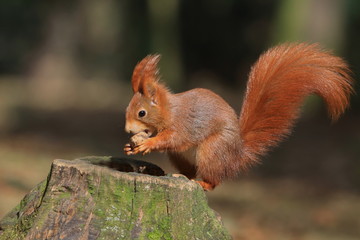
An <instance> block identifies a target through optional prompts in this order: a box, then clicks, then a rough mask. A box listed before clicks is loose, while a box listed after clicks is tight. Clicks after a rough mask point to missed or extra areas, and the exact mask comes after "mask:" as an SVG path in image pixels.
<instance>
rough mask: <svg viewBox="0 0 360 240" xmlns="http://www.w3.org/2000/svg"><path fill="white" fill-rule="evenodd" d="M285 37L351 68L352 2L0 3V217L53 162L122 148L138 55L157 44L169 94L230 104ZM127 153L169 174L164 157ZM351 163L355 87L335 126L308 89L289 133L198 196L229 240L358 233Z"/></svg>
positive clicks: (358, 24)
mask: <svg viewBox="0 0 360 240" xmlns="http://www.w3.org/2000/svg"><path fill="white" fill-rule="evenodd" d="M286 41H296V42H300V41H306V42H319V43H321V45H322V46H323V47H324V48H326V49H330V50H333V51H334V53H335V54H337V55H339V56H342V57H344V58H345V59H346V60H347V61H348V62H349V64H350V66H351V68H352V70H353V72H354V78H355V79H357V78H358V77H357V76H359V71H360V44H359V43H360V1H358V0H301V1H300V0H274V1H266V0H243V1H237V0H228V1H216V0H207V1H205V0H200V1H186V0H183V1H180V0H122V1H116V0H103V1H98V0H87V1H85V0H72V1H69V0H62V1H41V0H33V1H27V0H11V1H1V2H0V218H2V217H3V216H4V215H5V214H6V212H8V211H9V210H10V209H12V208H13V207H14V206H15V205H17V204H18V203H19V201H20V200H21V198H22V197H23V196H24V194H25V193H26V192H28V191H29V190H30V189H31V188H33V187H34V186H35V185H36V184H37V183H38V182H40V181H41V180H43V179H44V178H45V177H46V175H47V173H48V171H49V169H50V165H51V162H52V160H53V159H55V158H62V159H73V158H76V157H80V156H86V155H113V156H124V154H123V152H122V148H123V145H124V144H125V143H126V142H127V140H128V138H129V136H128V135H126V134H125V132H124V130H123V129H124V111H125V108H126V106H127V104H128V102H129V100H130V98H131V95H132V92H131V87H130V78H131V73H132V70H133V67H134V66H135V64H136V63H137V61H139V60H141V59H142V58H143V57H144V56H146V55H147V54H149V53H160V54H162V60H161V62H160V67H161V75H162V77H163V81H164V82H166V83H167V84H168V85H169V87H170V88H171V89H172V90H173V91H175V92H178V91H184V90H187V89H190V88H194V87H205V88H210V89H212V90H213V91H215V92H217V93H218V94H220V95H221V96H223V97H224V98H225V99H226V100H227V101H228V102H230V104H231V105H232V106H234V108H235V109H236V111H238V112H239V111H240V107H241V99H242V96H243V93H244V90H245V86H246V80H247V74H248V72H249V69H250V66H251V64H253V63H254V62H255V61H256V59H257V58H258V56H259V54H260V53H261V52H263V51H264V50H266V49H267V48H269V47H270V46H273V45H275V44H278V43H281V42H286ZM358 86H359V85H358V84H357V86H356V88H357V90H359V87H358ZM137 158H142V159H145V160H147V161H153V162H155V163H156V164H158V165H159V166H161V167H162V168H164V169H165V170H166V171H167V172H175V170H174V169H173V168H172V167H171V166H170V164H169V163H168V161H167V160H166V156H165V155H161V154H156V153H154V154H151V155H149V156H145V157H141V156H138V157H137ZM359 160H360V99H359V97H358V95H354V96H353V98H352V103H351V108H350V109H349V110H348V111H347V112H346V113H345V115H344V116H343V117H342V118H341V119H340V120H339V121H338V122H337V123H335V124H332V123H331V121H330V120H329V119H328V118H327V116H326V108H325V106H324V104H323V102H322V101H321V99H319V98H317V97H309V98H308V100H307V101H306V104H305V106H304V108H303V115H302V117H301V119H300V120H299V122H298V124H297V126H296V128H295V130H294V132H293V134H292V136H291V137H290V138H289V139H288V140H287V141H285V142H284V143H283V144H282V145H281V146H280V147H278V148H277V149H275V150H274V151H273V152H272V153H271V154H269V156H267V157H265V158H264V159H263V164H262V165H259V166H257V167H255V168H254V169H252V171H251V172H250V173H248V174H246V175H241V176H239V178H238V179H236V180H233V181H227V182H225V183H224V184H223V185H221V186H220V187H218V188H217V189H216V190H215V191H214V192H211V193H208V197H209V203H210V205H211V207H212V208H214V209H215V210H216V211H217V212H219V213H220V215H221V216H222V218H223V221H224V224H225V226H226V227H227V228H228V229H229V231H230V233H231V234H232V235H233V236H234V239H251V240H262V239H266V240H269V239H270V240H271V239H276V240H279V239H306V240H307V239H327V240H329V239H330V240H331V239H342V240H352V239H359V236H360V218H359V216H360V191H359V190H360V161H359Z"/></svg>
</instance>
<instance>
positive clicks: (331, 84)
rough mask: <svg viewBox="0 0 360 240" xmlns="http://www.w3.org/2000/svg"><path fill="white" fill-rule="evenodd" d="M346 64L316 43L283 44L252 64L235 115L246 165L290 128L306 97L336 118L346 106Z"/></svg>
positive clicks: (347, 83)
mask: <svg viewBox="0 0 360 240" xmlns="http://www.w3.org/2000/svg"><path fill="white" fill-rule="evenodd" d="M349 72H350V71H349V69H348V66H347V65H346V63H345V62H344V61H343V60H342V59H341V58H339V57H335V56H333V55H331V54H329V53H328V52H326V51H322V50H321V49H320V48H319V46H318V45H316V44H312V45H307V44H284V45H280V46H278V47H274V48H272V49H270V50H268V51H267V52H265V53H264V54H263V55H262V56H261V57H260V58H259V60H258V61H257V62H256V63H255V65H254V66H253V67H252V69H251V72H250V75H249V81H248V84H247V91H246V96H245V99H244V103H243V107H242V111H241V114H240V132H241V137H242V141H243V144H244V145H243V148H244V152H245V155H246V158H245V160H246V161H247V162H248V163H250V164H251V163H252V162H254V161H255V162H256V161H257V159H258V157H259V156H260V155H263V154H265V153H266V152H267V151H268V149H269V148H271V147H273V146H276V145H277V144H278V143H279V142H280V141H281V140H282V139H283V138H284V137H285V136H286V135H288V134H289V133H290V131H291V128H292V126H293V124H294V121H295V120H296V119H297V118H298V114H299V108H300V106H301V104H302V102H303V100H304V98H305V97H306V96H308V95H309V94H312V93H315V94H317V95H319V96H321V97H322V98H323V99H324V100H325V102H326V104H327V106H328V111H329V114H330V116H331V117H332V119H333V120H336V119H337V118H338V117H339V116H340V114H341V113H343V112H344V110H345V108H346V107H347V106H348V104H349V96H350V94H351V92H352V87H351V77H350V76H349Z"/></svg>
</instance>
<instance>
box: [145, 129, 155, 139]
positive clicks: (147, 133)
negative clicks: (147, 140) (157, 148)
mask: <svg viewBox="0 0 360 240" xmlns="http://www.w3.org/2000/svg"><path fill="white" fill-rule="evenodd" d="M143 132H144V133H146V135H148V137H155V136H156V134H157V131H151V130H150V129H145V130H144V131H143Z"/></svg>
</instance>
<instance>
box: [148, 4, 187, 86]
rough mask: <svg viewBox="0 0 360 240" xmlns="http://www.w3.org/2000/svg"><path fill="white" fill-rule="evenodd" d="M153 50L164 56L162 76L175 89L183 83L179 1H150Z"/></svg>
mask: <svg viewBox="0 0 360 240" xmlns="http://www.w3.org/2000/svg"><path fill="white" fill-rule="evenodd" d="M148 4H149V20H150V29H151V33H152V34H151V36H150V40H151V50H152V51H153V53H159V54H162V55H163V60H162V61H160V66H163V68H162V69H161V73H162V74H161V75H162V76H163V77H164V78H166V82H167V83H169V85H170V87H171V88H173V89H179V88H180V85H181V82H182V81H183V69H182V62H181V57H182V56H181V49H180V36H179V35H180V33H179V32H178V31H179V24H180V23H179V1H178V0H148Z"/></svg>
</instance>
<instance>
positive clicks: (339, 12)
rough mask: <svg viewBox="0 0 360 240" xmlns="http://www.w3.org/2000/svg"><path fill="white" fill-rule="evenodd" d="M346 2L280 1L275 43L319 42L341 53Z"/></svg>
mask: <svg viewBox="0 0 360 240" xmlns="http://www.w3.org/2000/svg"><path fill="white" fill-rule="evenodd" d="M346 4H347V1H343V0H303V1H298V0H282V1H280V4H279V10H278V17H277V20H276V24H275V31H274V37H273V39H274V41H275V43H278V42H284V41H297V42H298V41H309V42H319V43H321V44H322V45H323V46H325V47H327V48H330V49H335V50H336V51H341V50H342V47H343V41H344V39H343V37H344V32H345V14H346V12H345V11H346V7H345V6H346Z"/></svg>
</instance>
